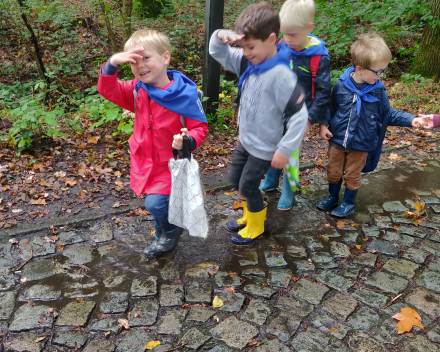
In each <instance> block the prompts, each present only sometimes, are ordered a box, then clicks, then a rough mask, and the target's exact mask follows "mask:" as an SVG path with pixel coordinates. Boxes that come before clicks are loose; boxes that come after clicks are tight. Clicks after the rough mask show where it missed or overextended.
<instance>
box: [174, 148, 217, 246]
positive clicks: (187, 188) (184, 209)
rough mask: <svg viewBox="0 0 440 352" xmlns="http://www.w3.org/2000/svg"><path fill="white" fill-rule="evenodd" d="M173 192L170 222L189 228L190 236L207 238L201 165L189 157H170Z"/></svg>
mask: <svg viewBox="0 0 440 352" xmlns="http://www.w3.org/2000/svg"><path fill="white" fill-rule="evenodd" d="M168 167H169V168H170V172H171V184H172V186H171V194H170V200H169V210H168V222H169V223H170V224H174V225H177V226H179V227H183V228H184V229H187V230H188V232H189V234H190V236H194V237H202V238H206V237H207V236H208V219H207V217H206V212H205V207H204V205H203V191H202V185H201V183H200V177H199V165H198V164H197V161H195V160H194V158H193V157H192V156H191V160H189V159H177V160H175V159H170V161H169V162H168Z"/></svg>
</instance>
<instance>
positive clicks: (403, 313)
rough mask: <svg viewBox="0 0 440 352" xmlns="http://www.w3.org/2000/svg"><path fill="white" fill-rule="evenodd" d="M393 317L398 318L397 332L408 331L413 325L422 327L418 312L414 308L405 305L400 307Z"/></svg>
mask: <svg viewBox="0 0 440 352" xmlns="http://www.w3.org/2000/svg"><path fill="white" fill-rule="evenodd" d="M393 318H394V319H397V320H400V321H399V322H398V323H397V324H396V327H397V334H399V335H400V334H403V333H404V332H410V331H411V329H412V328H413V326H418V327H419V328H421V329H424V327H423V325H422V323H421V321H422V318H421V317H420V315H419V313H417V312H416V311H415V310H414V309H412V308H409V307H405V308H401V309H400V312H399V313H396V314H394V315H393Z"/></svg>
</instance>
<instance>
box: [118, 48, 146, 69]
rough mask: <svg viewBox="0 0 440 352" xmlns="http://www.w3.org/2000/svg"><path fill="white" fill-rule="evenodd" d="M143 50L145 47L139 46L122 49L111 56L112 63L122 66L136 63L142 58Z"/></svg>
mask: <svg viewBox="0 0 440 352" xmlns="http://www.w3.org/2000/svg"><path fill="white" fill-rule="evenodd" d="M143 51H144V48H143V47H137V48H134V49H131V50H129V51H122V52H120V53H116V54H114V55H113V56H112V57H111V58H110V63H111V64H112V65H113V66H120V65H123V64H127V63H130V64H135V63H136V59H138V60H139V59H142V55H141V54H142V52H143Z"/></svg>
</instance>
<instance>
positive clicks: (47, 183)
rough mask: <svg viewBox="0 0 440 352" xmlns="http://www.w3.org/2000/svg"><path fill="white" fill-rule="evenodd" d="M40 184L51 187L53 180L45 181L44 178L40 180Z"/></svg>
mask: <svg viewBox="0 0 440 352" xmlns="http://www.w3.org/2000/svg"><path fill="white" fill-rule="evenodd" d="M41 185H42V186H43V187H52V186H53V182H46V181H44V180H41Z"/></svg>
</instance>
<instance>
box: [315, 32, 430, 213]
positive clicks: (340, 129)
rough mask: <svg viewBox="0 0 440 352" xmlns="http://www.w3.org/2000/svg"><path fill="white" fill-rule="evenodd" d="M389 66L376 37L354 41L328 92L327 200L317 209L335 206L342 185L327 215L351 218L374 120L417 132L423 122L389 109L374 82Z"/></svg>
mask: <svg viewBox="0 0 440 352" xmlns="http://www.w3.org/2000/svg"><path fill="white" fill-rule="evenodd" d="M390 61H391V52H390V49H389V48H388V47H387V45H386V44H385V41H384V40H383V39H382V38H381V37H380V36H379V35H378V34H376V33H368V34H364V35H362V36H360V37H359V38H358V39H357V40H356V41H355V42H354V43H353V44H352V46H351V62H352V65H353V66H352V67H350V68H348V69H346V70H345V72H344V73H343V75H342V76H341V77H340V78H339V80H338V81H337V82H336V84H335V86H334V88H333V92H332V118H331V120H330V125H329V129H327V128H326V126H324V125H322V126H321V137H323V138H324V139H328V140H329V143H330V145H329V149H328V163H327V181H328V183H329V192H330V195H329V196H328V197H327V198H325V199H323V200H321V201H320V202H319V203H318V204H317V207H318V209H321V210H328V209H330V208H332V207H334V206H335V205H337V203H338V200H339V191H340V189H341V185H342V180H344V183H345V194H344V199H343V201H342V203H341V204H339V206H338V207H337V208H335V209H334V210H333V211H332V212H331V214H332V215H333V216H336V217H341V218H342V217H346V216H349V215H351V214H353V213H354V211H355V206H354V200H355V198H356V194H357V192H358V189H359V187H360V186H361V171H362V169H363V168H364V166H365V161H366V158H367V155H368V152H370V151H372V150H373V149H374V148H375V145H374V144H375V139H376V137H377V121H379V122H380V123H382V121H383V119H384V117H385V116H386V115H387V114H388V113H389V114H390V115H389V122H388V125H389V126H403V127H411V126H412V127H420V126H423V125H424V121H423V118H416V117H415V116H414V115H411V114H409V113H407V112H404V111H400V110H397V109H394V108H391V107H390V103H389V100H388V95H387V93H386V91H385V86H384V85H383V83H382V81H381V80H380V77H382V75H383V74H384V72H386V70H387V69H388V64H389V63H390Z"/></svg>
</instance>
